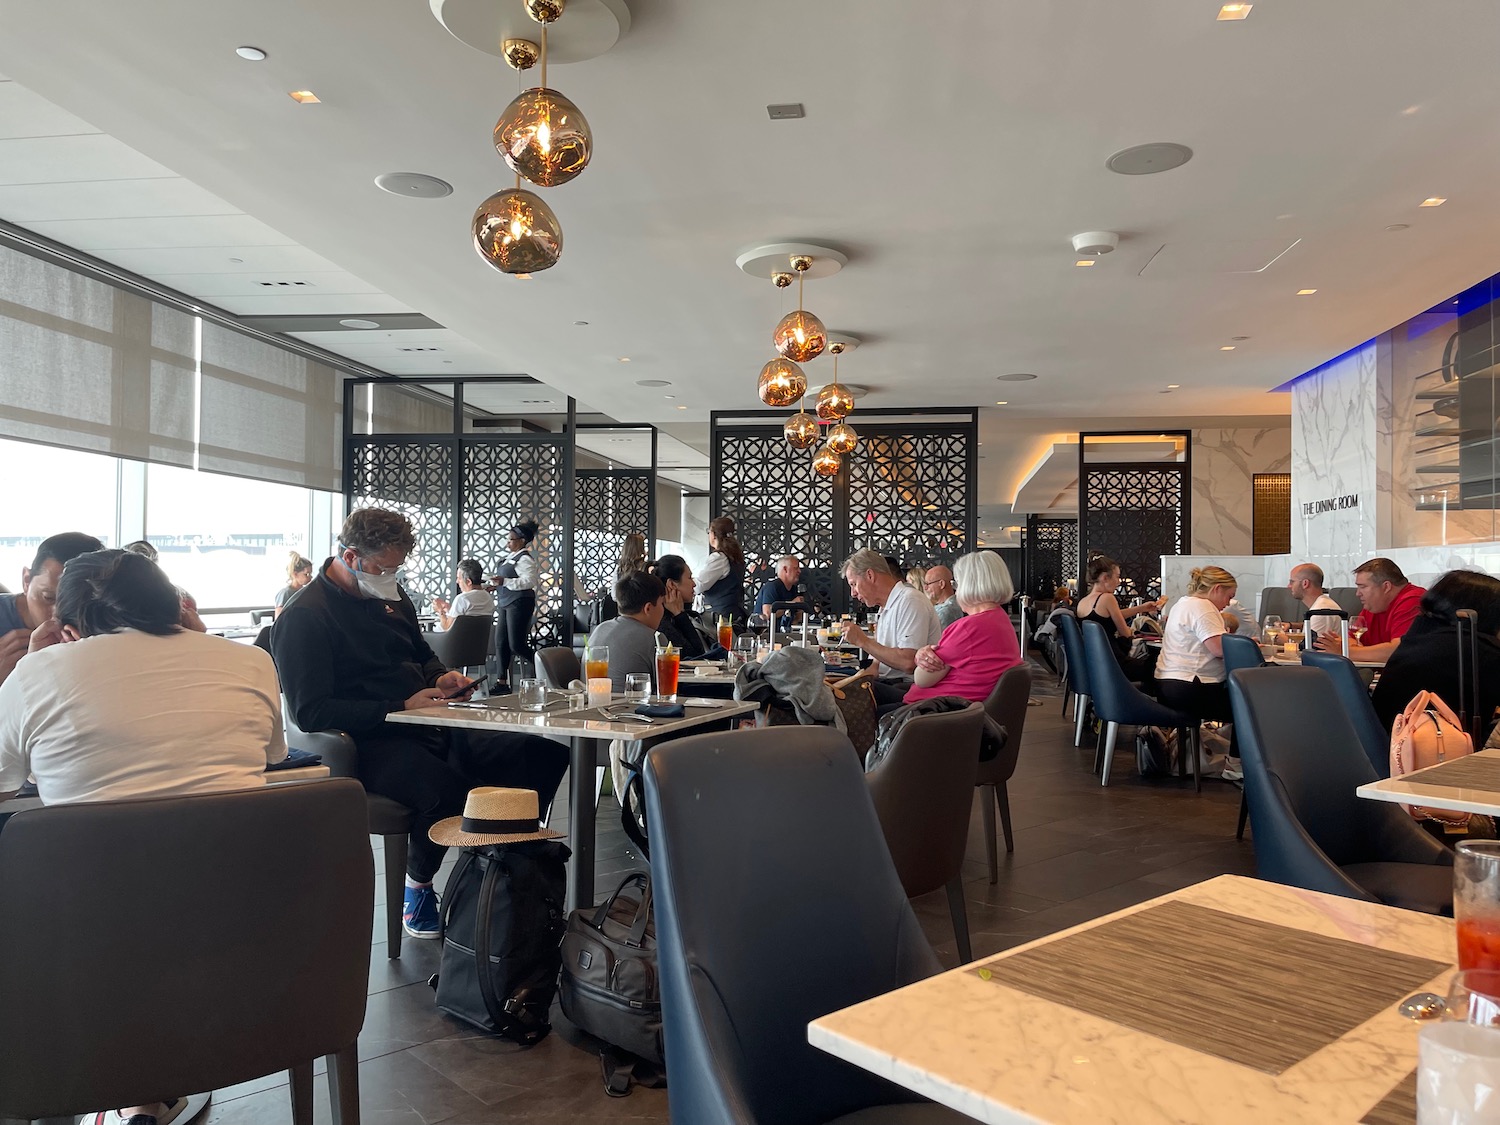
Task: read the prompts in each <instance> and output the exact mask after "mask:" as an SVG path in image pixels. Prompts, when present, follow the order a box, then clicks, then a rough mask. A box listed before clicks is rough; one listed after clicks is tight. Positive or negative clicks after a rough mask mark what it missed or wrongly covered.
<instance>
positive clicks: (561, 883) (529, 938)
mask: <svg viewBox="0 0 1500 1125" xmlns="http://www.w3.org/2000/svg"><path fill="white" fill-rule="evenodd" d="M569 854H571V853H570V852H569V851H568V847H567V845H566V844H560V843H558V842H557V841H556V840H528V841H525V842H523V843H519V844H486V845H484V846H482V847H477V848H464V849H463V854H462V856H461V858H460V859H459V861H458V866H457V867H455V868H454V869H453V875H452V876H451V877H450V878H449V880H448V889H447V891H446V892H445V893H444V895H443V912H442V926H443V928H442V935H443V954H442V964H441V967H440V971H439V972H438V975H437V976H436V977H435V978H434V985H435V987H436V988H437V1006H438V1007H439V1008H441V1009H442V1010H443V1011H445V1012H447V1013H448V1014H449V1015H453V1016H457V1017H458V1018H459V1019H461V1020H467V1021H468V1022H469V1023H472V1024H473V1025H474V1026H476V1027H478V1028H481V1029H483V1030H484V1031H489V1032H494V1033H497V1034H500V1035H503V1036H505V1038H507V1039H513V1040H515V1041H516V1042H517V1043H524V1044H526V1045H528V1046H529V1045H530V1044H532V1043H535V1042H537V1041H538V1040H539V1039H541V1038H542V1037H543V1036H544V1035H546V1034H547V1032H549V1031H551V1030H552V1025H551V1023H550V1022H548V1014H549V1012H550V1011H551V1008H552V999H553V996H554V995H555V994H556V992H557V970H558V966H559V964H560V954H559V952H558V942H560V941H561V940H562V935H563V928H564V925H565V921H564V913H563V901H564V896H565V894H566V881H567V880H566V869H565V866H564V865H565V864H566V862H567V859H568V856H569Z"/></svg>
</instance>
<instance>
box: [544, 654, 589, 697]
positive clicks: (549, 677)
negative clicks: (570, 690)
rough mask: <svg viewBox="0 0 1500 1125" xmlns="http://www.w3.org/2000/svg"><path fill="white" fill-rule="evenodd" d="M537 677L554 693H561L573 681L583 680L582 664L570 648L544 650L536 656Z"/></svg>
mask: <svg viewBox="0 0 1500 1125" xmlns="http://www.w3.org/2000/svg"><path fill="white" fill-rule="evenodd" d="M536 671H537V675H539V676H540V677H541V678H542V682H543V683H545V684H546V685H547V686H548V687H549V688H552V689H554V690H555V691H562V690H563V689H564V688H566V687H567V686H568V685H569V684H570V683H572V682H573V681H574V680H581V679H583V664H582V662H581V661H580V660H579V659H578V654H577V653H576V652H574V651H573V650H572V649H570V648H544V649H541V650H540V651H538V652H537V654H536Z"/></svg>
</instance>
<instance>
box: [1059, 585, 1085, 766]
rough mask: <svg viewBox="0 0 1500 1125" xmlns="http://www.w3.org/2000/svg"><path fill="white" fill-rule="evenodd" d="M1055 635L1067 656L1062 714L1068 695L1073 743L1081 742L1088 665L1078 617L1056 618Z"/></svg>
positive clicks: (1064, 712) (1079, 743)
mask: <svg viewBox="0 0 1500 1125" xmlns="http://www.w3.org/2000/svg"><path fill="white" fill-rule="evenodd" d="M1057 635H1058V636H1059V637H1061V638H1062V646H1063V656H1065V657H1066V658H1067V673H1068V687H1067V690H1066V691H1064V692H1063V714H1064V715H1066V714H1067V713H1068V696H1070V695H1071V696H1072V697H1073V745H1074V746H1081V745H1082V744H1083V724H1084V723H1085V722H1086V721H1087V719H1088V711H1089V698H1090V696H1091V695H1092V694H1093V693H1092V692H1091V691H1090V690H1089V673H1088V666H1087V663H1086V661H1085V660H1084V655H1083V634H1082V633H1080V632H1079V631H1078V618H1077V617H1075V616H1074V615H1072V614H1070V613H1065V614H1063V615H1062V616H1061V617H1059V618H1058V619H1057Z"/></svg>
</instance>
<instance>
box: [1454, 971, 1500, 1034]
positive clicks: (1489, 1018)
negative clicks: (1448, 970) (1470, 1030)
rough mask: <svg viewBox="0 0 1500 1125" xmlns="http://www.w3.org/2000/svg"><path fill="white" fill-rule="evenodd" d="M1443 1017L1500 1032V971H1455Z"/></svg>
mask: <svg viewBox="0 0 1500 1125" xmlns="http://www.w3.org/2000/svg"><path fill="white" fill-rule="evenodd" d="M1443 1018H1444V1019H1445V1020H1452V1021H1454V1022H1456V1023H1471V1024H1473V1025H1474V1026H1476V1027H1489V1028H1495V1029H1496V1030H1497V1031H1500V970H1496V969H1468V970H1460V971H1459V972H1456V973H1454V974H1453V982H1452V983H1451V984H1449V985H1448V998H1447V1006H1446V1007H1445V1008H1444V1009H1443Z"/></svg>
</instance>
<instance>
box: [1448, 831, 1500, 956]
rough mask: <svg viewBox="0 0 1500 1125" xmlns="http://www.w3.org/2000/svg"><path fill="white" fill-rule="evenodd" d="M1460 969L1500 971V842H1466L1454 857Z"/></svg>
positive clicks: (1454, 895) (1454, 915)
mask: <svg viewBox="0 0 1500 1125" xmlns="http://www.w3.org/2000/svg"><path fill="white" fill-rule="evenodd" d="M1453 920H1454V922H1455V923H1456V927H1455V928H1456V930H1457V933H1458V967H1459V968H1460V969H1500V840H1464V841H1462V842H1461V843H1460V844H1459V845H1458V848H1457V850H1456V854H1455V855H1454V857H1453Z"/></svg>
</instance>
